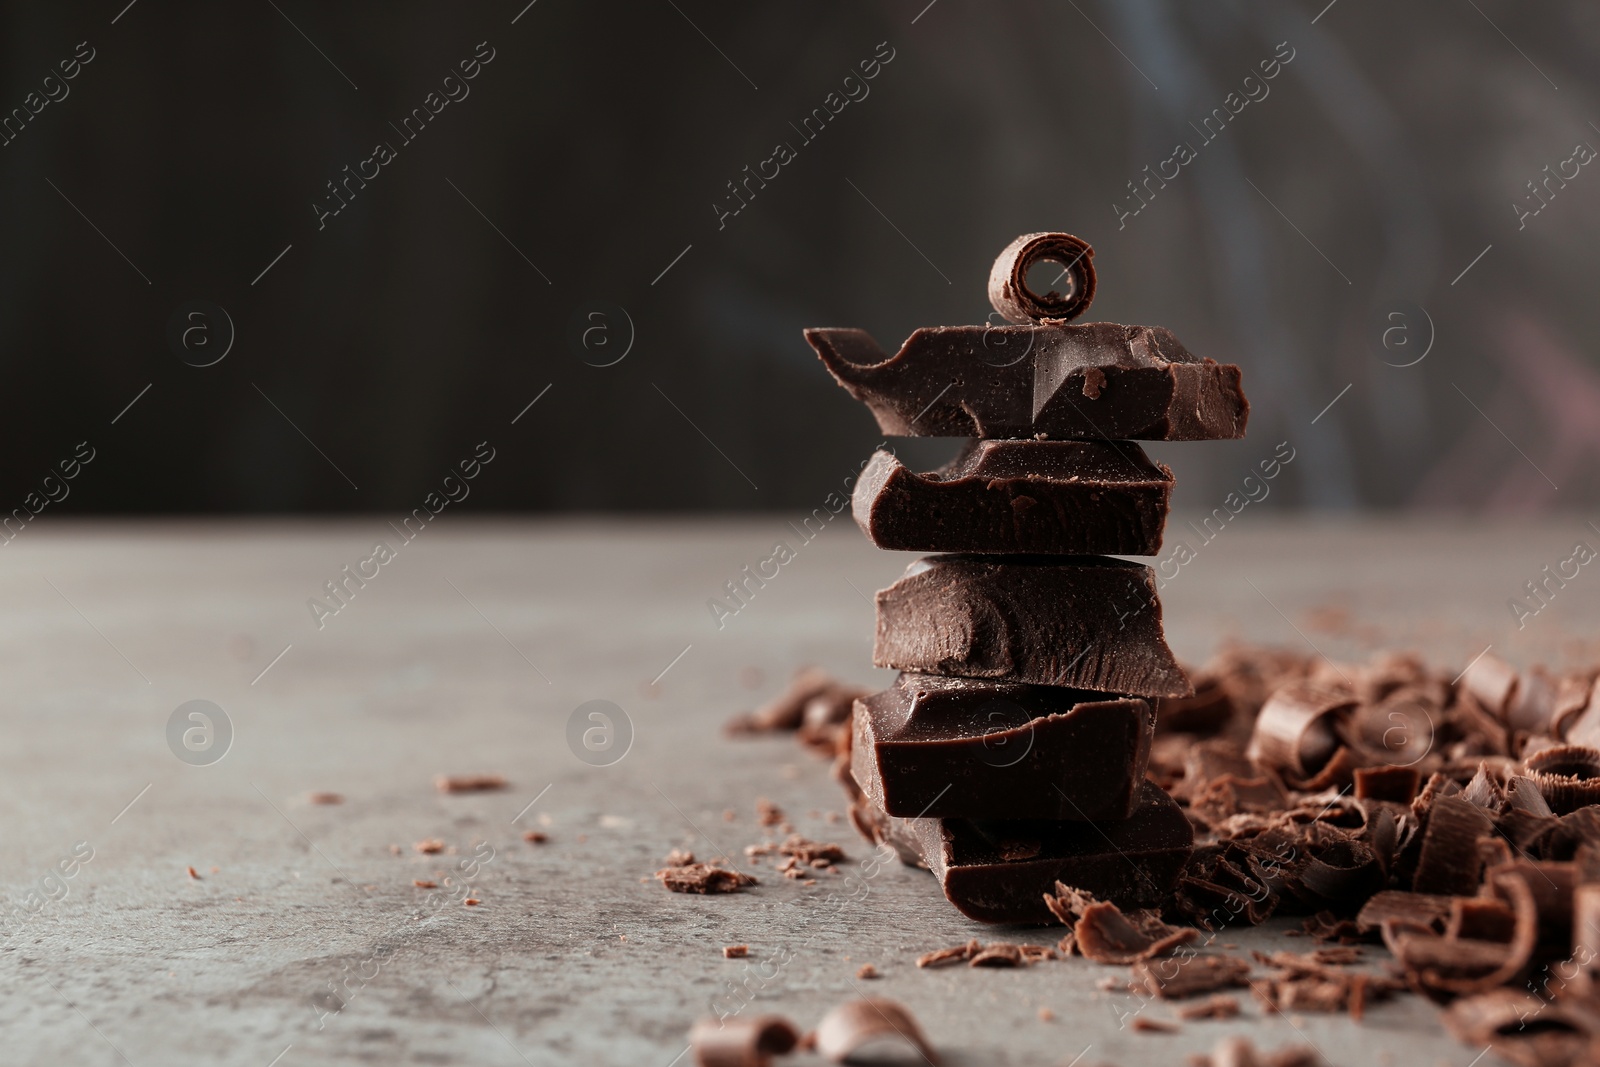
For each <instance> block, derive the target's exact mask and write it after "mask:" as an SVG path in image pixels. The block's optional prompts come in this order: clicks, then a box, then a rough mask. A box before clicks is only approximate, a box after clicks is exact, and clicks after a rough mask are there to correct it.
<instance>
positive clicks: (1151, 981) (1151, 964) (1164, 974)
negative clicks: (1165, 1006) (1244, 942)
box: [1128, 956, 1250, 1000]
mask: <svg viewBox="0 0 1600 1067" xmlns="http://www.w3.org/2000/svg"><path fill="white" fill-rule="evenodd" d="M1132 972H1133V975H1132V978H1131V979H1130V980H1129V982H1128V989H1129V991H1130V992H1135V993H1143V994H1145V995H1146V996H1151V997H1161V998H1162V999H1163V1000H1183V999H1185V998H1187V997H1193V996H1198V995H1199V994H1201V993H1215V992H1216V991H1217V990H1219V989H1231V988H1235V987H1239V986H1245V985H1248V984H1249V983H1248V981H1247V979H1248V976H1249V974H1250V964H1249V962H1248V961H1247V960H1242V959H1239V958H1238V957H1237V956H1180V957H1173V958H1170V959H1165V960H1140V961H1139V962H1138V963H1135V964H1134V965H1133V968H1132Z"/></svg>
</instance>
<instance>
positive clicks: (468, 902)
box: [461, 897, 483, 908]
mask: <svg viewBox="0 0 1600 1067" xmlns="http://www.w3.org/2000/svg"><path fill="white" fill-rule="evenodd" d="M461 903H462V906H464V907H468V908H475V907H477V906H478V905H479V904H482V903H483V901H481V900H479V899H478V898H477V897H467V898H466V899H465V900H463V901H462V902H461Z"/></svg>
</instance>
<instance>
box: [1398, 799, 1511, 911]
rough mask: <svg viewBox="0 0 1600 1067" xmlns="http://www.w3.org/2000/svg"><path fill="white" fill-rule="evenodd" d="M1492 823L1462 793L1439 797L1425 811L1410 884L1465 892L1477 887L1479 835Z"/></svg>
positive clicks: (1425, 890)
mask: <svg viewBox="0 0 1600 1067" xmlns="http://www.w3.org/2000/svg"><path fill="white" fill-rule="evenodd" d="M1492 831H1493V823H1491V822H1490V821H1489V818H1488V816H1486V815H1485V814H1484V813H1483V811H1482V810H1481V809H1479V808H1477V807H1476V806H1474V805H1473V804H1472V803H1471V802H1469V801H1467V800H1464V799H1462V798H1461V797H1453V796H1447V797H1439V798H1438V799H1436V800H1435V801H1434V802H1433V807H1432V809H1431V810H1430V811H1429V813H1428V829H1427V831H1426V832H1425V833H1424V834H1423V838H1422V854H1421V856H1420V858H1419V859H1418V861H1417V874H1416V878H1415V880H1414V881H1413V886H1414V888H1415V889H1416V891H1417V892H1419V893H1445V894H1458V895H1467V894H1470V893H1473V892H1475V891H1476V890H1477V888H1478V880H1479V877H1480V875H1481V873H1482V866H1481V864H1480V863H1479V860H1478V838H1479V837H1481V836H1483V835H1485V834H1488V833H1491V832H1492Z"/></svg>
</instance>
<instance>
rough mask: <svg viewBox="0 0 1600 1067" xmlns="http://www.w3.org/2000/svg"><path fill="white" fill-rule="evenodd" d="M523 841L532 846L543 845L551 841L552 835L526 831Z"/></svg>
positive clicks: (540, 831)
mask: <svg viewBox="0 0 1600 1067" xmlns="http://www.w3.org/2000/svg"><path fill="white" fill-rule="evenodd" d="M522 839H523V840H524V841H526V842H527V843H528V844H530V845H542V844H544V843H545V842H547V841H549V840H550V835H549V834H547V833H545V832H544V831H543V830H524V831H522Z"/></svg>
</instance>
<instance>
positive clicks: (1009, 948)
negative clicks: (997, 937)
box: [967, 941, 1022, 967]
mask: <svg viewBox="0 0 1600 1067" xmlns="http://www.w3.org/2000/svg"><path fill="white" fill-rule="evenodd" d="M967 966H969V967H1021V966H1022V950H1021V949H1019V948H1017V946H1016V945H1012V944H1007V943H1006V942H1004V941H995V942H992V943H990V944H988V945H985V946H984V947H983V948H981V949H979V950H978V951H977V952H976V953H975V954H974V955H973V957H972V958H971V959H970V960H968V961H967Z"/></svg>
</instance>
